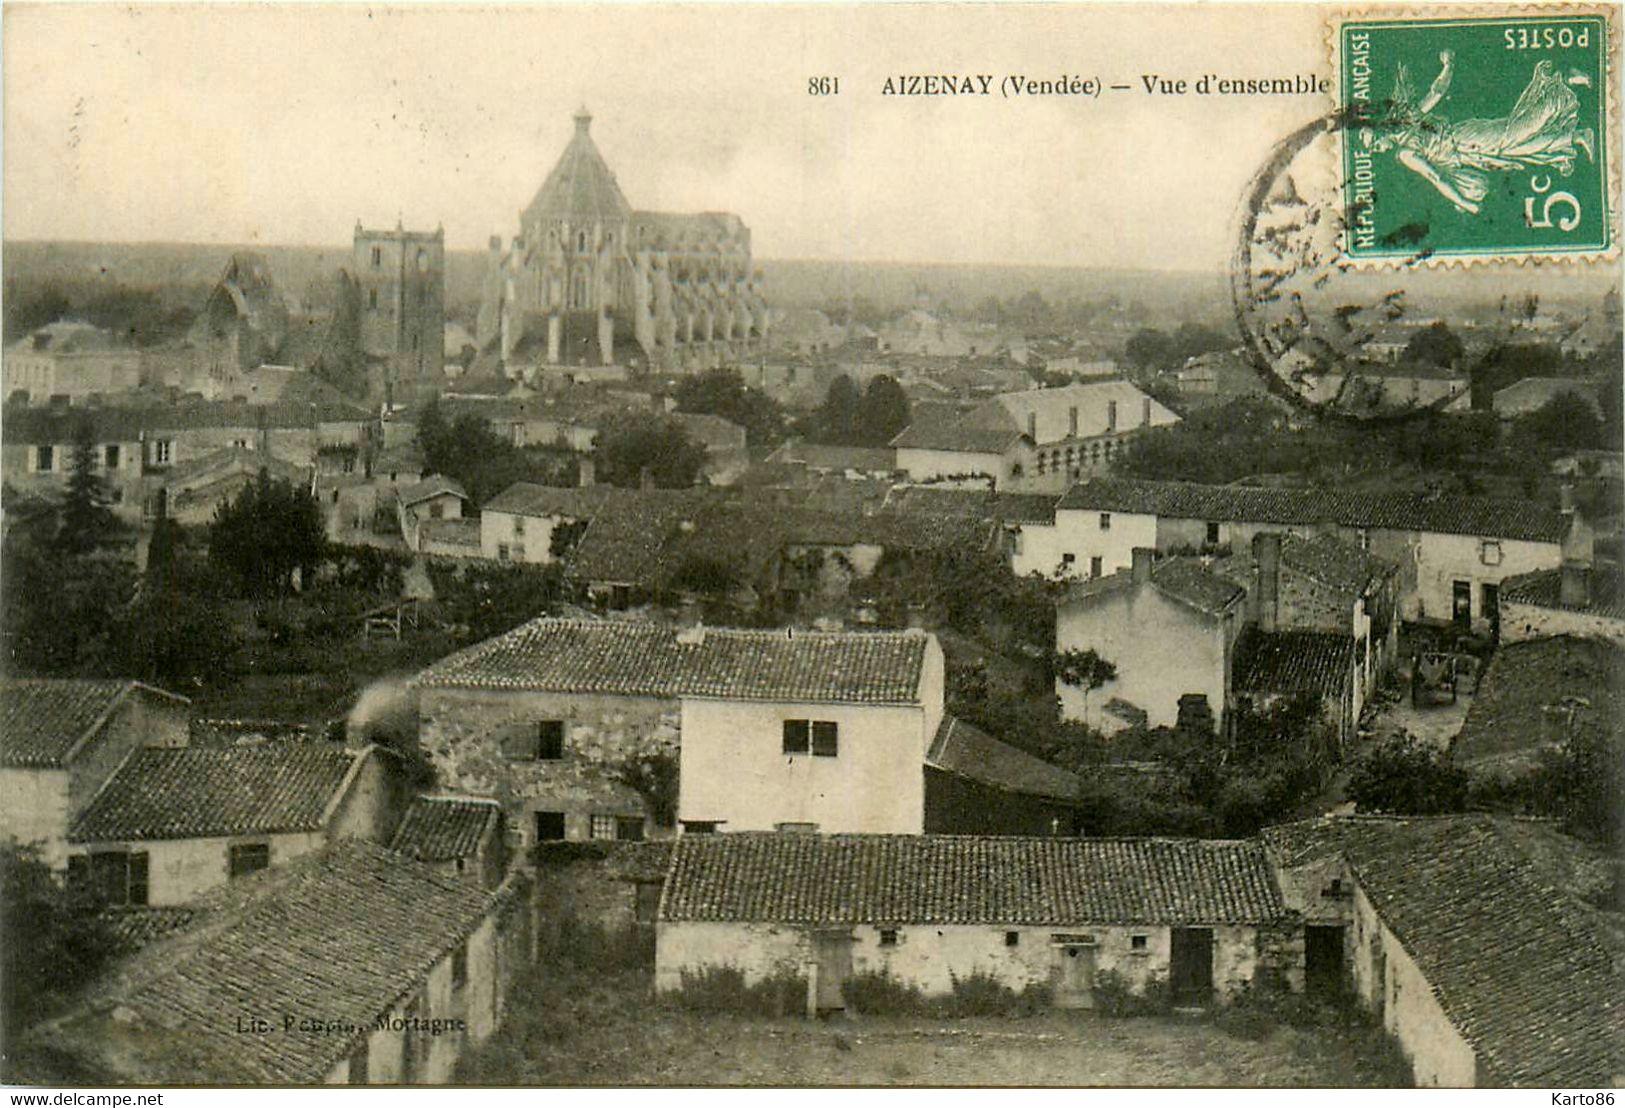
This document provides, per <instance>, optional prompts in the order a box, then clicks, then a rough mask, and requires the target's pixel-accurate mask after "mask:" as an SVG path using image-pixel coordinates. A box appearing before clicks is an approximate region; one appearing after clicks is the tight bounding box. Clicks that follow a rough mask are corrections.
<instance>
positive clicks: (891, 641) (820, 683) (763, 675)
mask: <svg viewBox="0 0 1625 1108" xmlns="http://www.w3.org/2000/svg"><path fill="white" fill-rule="evenodd" d="M697 638H698V641H691V642H683V641H680V640H679V638H678V632H677V631H676V630H675V629H673V628H670V627H664V626H661V625H659V624H654V623H636V622H627V621H604V622H595V621H585V620H568V619H548V618H542V619H536V620H532V621H531V622H529V623H526V624H523V625H521V626H519V627H516V628H514V629H513V630H512V631H509V632H507V633H506V634H503V635H498V636H497V637H496V638H494V639H487V640H486V641H485V642H483V643H478V644H476V645H474V646H471V647H469V648H467V649H466V650H462V651H459V652H458V653H456V654H453V655H451V656H450V657H449V658H446V659H444V660H442V661H440V662H437V663H436V664H434V665H432V666H430V667H429V668H428V669H426V670H424V671H423V672H422V673H421V674H419V675H418V677H417V678H416V683H417V684H418V685H420V686H425V687H431V688H485V689H533V690H538V691H547V692H567V693H604V694H608V695H618V696H651V697H679V696H695V697H715V698H719V699H730V700H731V699H739V700H792V701H808V702H818V703H824V702H829V703H848V704H918V703H919V697H920V693H919V685H920V675H921V672H922V670H923V668H924V665H925V653H926V650H925V648H926V643H927V641H928V640H929V636H927V635H926V634H924V633H923V632H919V631H789V630H783V631H741V630H723V629H719V628H710V627H708V628H704V629H703V633H702V634H701V635H699V636H697Z"/></svg>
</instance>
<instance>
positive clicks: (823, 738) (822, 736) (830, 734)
mask: <svg viewBox="0 0 1625 1108" xmlns="http://www.w3.org/2000/svg"><path fill="white" fill-rule="evenodd" d="M836 735H837V729H836V725H835V724H834V723H833V722H831V721H829V720H822V719H821V720H819V721H817V722H816V723H814V724H813V725H812V752H813V753H814V754H816V755H818V756H819V757H821V758H833V757H835V755H836V753H837V751H838V740H837V738H836Z"/></svg>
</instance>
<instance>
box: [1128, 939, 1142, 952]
mask: <svg viewBox="0 0 1625 1108" xmlns="http://www.w3.org/2000/svg"><path fill="white" fill-rule="evenodd" d="M1128 945H1129V949H1130V950H1144V949H1145V948H1146V937H1145V936H1144V935H1132V936H1130V937H1129V941H1128Z"/></svg>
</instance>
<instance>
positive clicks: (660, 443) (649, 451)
mask: <svg viewBox="0 0 1625 1108" xmlns="http://www.w3.org/2000/svg"><path fill="white" fill-rule="evenodd" d="M593 458H594V461H595V462H596V468H597V472H598V474H599V476H600V477H601V478H603V479H604V480H606V481H608V482H609V483H610V484H612V485H619V486H620V487H622V488H636V487H638V486H639V485H640V484H641V483H642V481H643V476H644V474H648V476H649V478H650V479H651V480H652V481H653V482H654V483H655V485H656V487H658V488H663V489H682V488H688V487H689V486H690V485H692V484H694V481H695V478H697V477H698V476H699V473H700V470H701V469H702V468H703V467H704V465H705V448H704V447H703V446H700V445H699V444H698V443H696V442H693V441H692V440H690V439H689V437H688V436H687V435H686V434H684V433H683V428H682V425H681V424H679V423H677V422H675V421H674V420H671V419H667V418H665V417H664V416H658V415H654V414H652V413H649V412H627V413H624V414H623V415H621V416H619V417H617V418H615V419H613V420H611V421H610V422H609V423H608V424H607V425H606V426H605V427H604V428H603V429H602V430H601V431H599V433H598V442H597V444H596V445H595V447H594V449H593Z"/></svg>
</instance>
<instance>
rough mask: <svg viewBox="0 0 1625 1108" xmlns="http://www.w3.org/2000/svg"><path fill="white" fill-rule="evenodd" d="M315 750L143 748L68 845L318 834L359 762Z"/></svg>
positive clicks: (342, 753)
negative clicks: (302, 832)
mask: <svg viewBox="0 0 1625 1108" xmlns="http://www.w3.org/2000/svg"><path fill="white" fill-rule="evenodd" d="M365 756H366V755H365V754H360V755H358V754H356V753H355V752H352V751H348V750H345V749H343V748H342V747H335V746H331V745H328V744H321V745H317V744H312V743H288V742H280V743H266V744H264V745H261V746H228V747H222V746H210V747H186V748H182V749H178V750H164V749H157V748H147V749H143V750H138V751H136V752H135V753H134V754H132V755H131V756H130V758H129V760H127V761H126V762H125V763H124V764H123V765H122V766H120V767H119V769H118V772H116V773H115V774H113V776H112V777H111V778H110V779H109V780H108V782H107V784H105V785H104V786H102V789H101V791H100V792H99V793H97V794H96V796H95V799H93V800H92V801H91V802H90V807H89V808H87V809H86V810H85V814H84V815H82V816H80V817H79V820H78V822H77V823H75V824H74V826H73V829H72V830H71V831H70V832H69V833H68V838H69V840H70V841H72V842H79V843H88V842H124V841H131V840H137V839H196V838H205V837H213V836H219V835H265V834H271V833H275V832H287V831H317V830H320V829H321V826H322V819H323V816H324V814H325V812H326V810H327V806H328V804H329V803H330V802H331V801H332V800H333V797H334V794H335V793H337V792H338V790H339V788H340V787H341V786H342V785H343V784H344V782H345V779H346V778H347V777H348V776H349V774H350V772H351V770H352V768H353V767H354V766H355V764H356V760H357V758H358V757H365Z"/></svg>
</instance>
